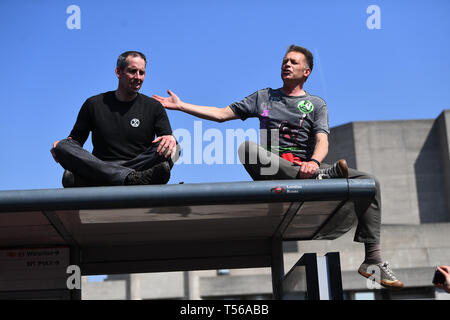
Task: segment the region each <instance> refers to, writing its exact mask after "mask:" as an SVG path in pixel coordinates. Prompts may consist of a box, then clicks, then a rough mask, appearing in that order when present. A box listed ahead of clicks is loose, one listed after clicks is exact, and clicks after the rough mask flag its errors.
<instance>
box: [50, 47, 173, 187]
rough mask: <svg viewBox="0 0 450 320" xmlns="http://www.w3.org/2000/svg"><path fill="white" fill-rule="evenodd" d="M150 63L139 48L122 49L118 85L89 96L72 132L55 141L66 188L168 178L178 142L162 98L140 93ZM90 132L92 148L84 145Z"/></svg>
mask: <svg viewBox="0 0 450 320" xmlns="http://www.w3.org/2000/svg"><path fill="white" fill-rule="evenodd" d="M146 63H147V60H146V58H145V56H144V54H142V53H140V52H137V51H127V52H124V53H123V54H121V55H120V56H119V58H118V59H117V67H116V70H115V71H116V75H117V77H118V80H119V84H118V88H117V90H115V91H109V92H105V93H102V94H99V95H96V96H93V97H90V98H89V99H87V100H86V101H85V103H84V104H83V106H82V107H81V110H80V112H79V114H78V117H77V120H76V123H75V125H74V127H73V129H72V131H71V132H70V135H69V137H68V138H67V139H63V140H60V141H59V140H58V141H56V142H54V143H53V148H52V149H51V153H52V155H53V157H54V159H55V161H56V162H59V163H60V164H61V166H62V167H63V168H64V169H66V170H65V172H64V175H63V186H64V187H74V186H75V187H77V186H78V187H79V186H110V185H142V184H165V183H167V182H168V181H169V179H170V170H171V168H172V166H173V160H172V158H173V156H174V155H175V153H176V146H177V142H176V140H175V138H174V137H173V135H172V129H171V127H170V123H169V119H168V117H167V114H166V111H165V109H164V107H163V106H162V105H161V103H159V102H158V101H156V100H155V99H153V98H150V97H148V96H145V95H143V94H140V93H139V89H140V88H141V87H142V84H143V82H144V79H145V68H146ZM90 132H92V144H93V147H94V148H93V151H92V153H90V152H88V151H87V150H85V149H83V144H84V143H85V142H86V140H87V138H88V136H89V133H90ZM155 136H157V138H156V139H155ZM171 156H172V157H171Z"/></svg>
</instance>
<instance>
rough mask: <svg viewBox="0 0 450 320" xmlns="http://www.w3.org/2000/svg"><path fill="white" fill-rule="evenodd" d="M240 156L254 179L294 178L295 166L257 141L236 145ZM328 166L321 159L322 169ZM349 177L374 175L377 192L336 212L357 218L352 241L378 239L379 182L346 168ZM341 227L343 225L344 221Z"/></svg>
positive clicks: (372, 240)
mask: <svg viewBox="0 0 450 320" xmlns="http://www.w3.org/2000/svg"><path fill="white" fill-rule="evenodd" d="M239 159H240V161H241V162H242V164H243V165H244V167H245V169H246V170H247V172H248V173H249V174H250V176H251V177H252V179H253V180H255V181H256V180H275V179H297V174H298V171H299V168H298V166H296V165H294V164H293V163H292V162H290V161H287V160H285V159H283V158H281V157H279V156H278V155H276V154H274V153H271V152H269V151H267V150H266V149H264V148H263V147H261V146H260V145H258V144H257V143H254V142H251V141H246V142H244V143H242V144H241V145H240V146H239ZM327 167H330V165H329V164H326V163H322V164H321V165H320V168H321V169H324V168H327ZM348 175H349V176H348V178H349V179H374V180H375V184H376V190H377V191H376V195H375V197H374V198H373V200H372V203H370V205H368V204H367V203H366V202H361V201H356V200H355V201H348V202H347V203H345V204H344V205H343V206H342V207H341V208H340V209H339V210H338V212H336V215H337V216H339V217H342V219H348V218H351V217H352V215H353V214H354V213H356V217H357V218H358V226H357V228H356V232H355V237H354V241H356V242H364V243H380V228H381V196H380V194H381V193H380V183H379V181H378V180H377V179H376V178H375V177H374V176H372V175H369V174H367V173H364V172H361V171H357V170H355V169H350V168H349V169H348ZM343 228H346V225H345V223H344V224H343ZM340 231H341V230H329V232H330V238H332V233H333V232H336V234H341V232H340Z"/></svg>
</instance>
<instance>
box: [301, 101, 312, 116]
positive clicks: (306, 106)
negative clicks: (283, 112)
mask: <svg viewBox="0 0 450 320" xmlns="http://www.w3.org/2000/svg"><path fill="white" fill-rule="evenodd" d="M297 108H298V110H300V111H301V112H303V113H306V114H308V113H311V112H312V111H313V110H314V105H313V104H312V102H311V101H309V100H302V101H300V102H299V103H298V105H297Z"/></svg>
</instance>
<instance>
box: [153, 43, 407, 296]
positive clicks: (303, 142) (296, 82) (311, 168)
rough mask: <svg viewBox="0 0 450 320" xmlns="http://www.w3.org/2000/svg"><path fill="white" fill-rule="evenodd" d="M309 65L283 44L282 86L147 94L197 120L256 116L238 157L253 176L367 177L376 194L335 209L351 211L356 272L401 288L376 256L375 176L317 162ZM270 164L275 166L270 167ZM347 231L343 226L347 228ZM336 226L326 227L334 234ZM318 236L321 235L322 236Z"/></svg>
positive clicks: (319, 113)
mask: <svg viewBox="0 0 450 320" xmlns="http://www.w3.org/2000/svg"><path fill="white" fill-rule="evenodd" d="M312 69H313V55H312V53H311V52H310V51H309V50H308V49H306V48H303V47H299V46H295V45H292V46H290V47H289V48H288V50H287V52H286V54H285V56H284V57H283V63H282V66H281V79H282V80H283V87H282V88H279V89H276V90H274V89H271V88H267V89H262V90H258V91H257V92H255V93H253V94H251V95H250V96H248V97H246V98H244V99H243V100H241V101H239V102H235V103H232V104H230V105H229V106H227V107H225V108H217V107H209V106H199V105H193V104H189V103H186V102H183V101H181V100H180V99H179V98H178V96H176V95H175V94H174V93H173V92H172V91H170V90H168V93H169V97H165V98H164V97H160V96H157V95H154V96H153V98H155V99H156V100H158V101H159V102H161V104H162V105H163V106H164V107H165V108H167V109H172V110H180V111H184V112H186V113H188V114H191V115H194V116H197V117H199V118H202V119H207V120H212V121H217V122H224V121H228V120H233V119H242V120H245V119H247V118H249V117H257V118H259V120H260V131H261V140H262V145H261V146H260V145H258V144H256V143H254V142H248V141H246V142H244V143H243V144H242V145H241V146H240V147H239V158H240V160H241V162H242V163H243V164H244V167H245V169H246V170H247V172H248V173H249V174H250V176H251V177H252V178H253V179H254V180H272V179H297V178H299V179H308V178H347V177H348V178H350V179H354V178H356V179H357V178H372V179H374V180H375V182H376V187H377V193H376V196H375V198H374V199H373V201H372V203H371V205H370V206H363V205H360V204H359V203H358V202H357V201H355V202H354V203H353V202H352V203H347V204H346V205H344V206H343V207H342V208H341V209H340V214H341V216H342V217H347V216H350V215H351V214H352V213H353V212H355V213H356V216H357V218H358V226H357V229H356V232H355V237H354V241H357V242H362V243H364V248H365V259H364V261H363V263H362V264H361V266H360V267H359V269H358V272H359V273H360V274H361V275H363V276H364V277H366V278H369V277H371V276H372V273H371V270H374V269H373V267H374V266H375V267H377V268H378V270H379V273H378V275H379V277H375V278H376V280H377V281H379V282H380V284H381V285H383V286H385V287H387V288H401V287H403V283H402V282H401V281H399V280H397V279H396V277H395V275H394V273H393V272H392V269H391V268H390V266H389V264H388V263H387V262H383V261H382V259H381V248H380V227H381V199H380V186H379V182H378V180H377V179H376V178H375V177H373V176H370V175H368V174H366V173H363V172H359V171H357V170H354V169H348V168H347V164H346V162H345V160H339V161H338V162H336V163H335V164H334V165H332V166H330V165H328V164H324V163H322V161H323V160H324V159H325V157H326V155H327V153H328V134H329V132H330V131H329V126H328V109H327V106H326V103H325V101H323V100H322V99H321V98H319V97H317V96H313V95H310V94H308V93H307V92H306V91H305V90H303V85H304V83H305V82H306V80H307V79H308V77H309V75H310V74H311V71H312ZM273 163H275V164H276V165H275V166H273V165H272V164H273ZM272 169H275V170H272ZM347 230H348V229H347ZM341 231H342V230H330V234H329V235H330V237H333V236H332V234H333V232H336V233H337V234H339V233H341ZM322 239H324V238H322Z"/></svg>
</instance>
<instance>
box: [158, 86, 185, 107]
mask: <svg viewBox="0 0 450 320" xmlns="http://www.w3.org/2000/svg"><path fill="white" fill-rule="evenodd" d="M167 93H168V94H169V96H170V97H166V98H165V97H160V96H158V95H156V94H154V95H153V99H156V100H158V101H159V102H160V103H161V104H162V105H163V107H164V108H167V109H172V110H179V109H180V104H181V100H180V98H178V96H177V95H176V94H175V93H173V92H172V91H170V90H167Z"/></svg>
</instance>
